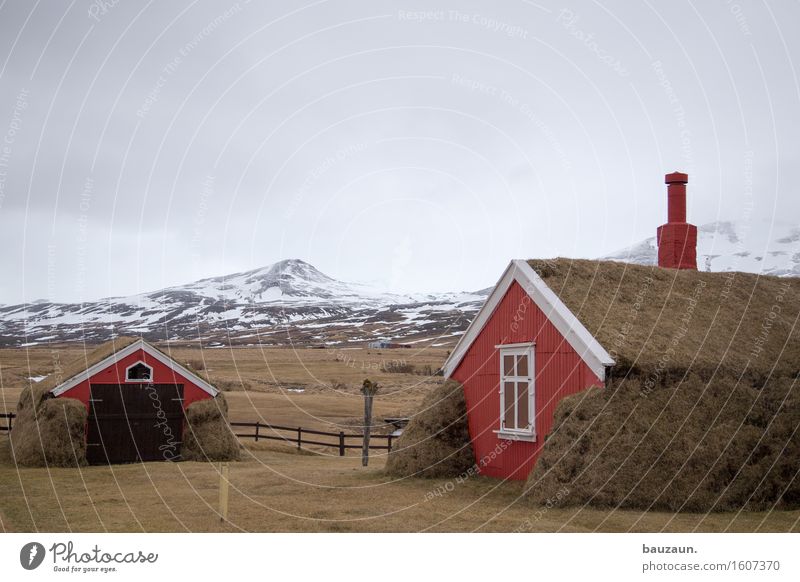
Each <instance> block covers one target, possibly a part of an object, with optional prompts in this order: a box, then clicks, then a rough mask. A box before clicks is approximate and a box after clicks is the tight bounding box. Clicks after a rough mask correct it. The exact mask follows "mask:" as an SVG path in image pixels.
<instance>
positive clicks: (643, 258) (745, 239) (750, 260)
mask: <svg viewBox="0 0 800 582" xmlns="http://www.w3.org/2000/svg"><path fill="white" fill-rule="evenodd" d="M697 231H698V232H697V268H698V269H699V270H701V271H712V272H725V271H741V272H745V273H760V274H762V275H776V276H780V277H800V225H798V224H797V223H795V224H788V223H783V222H757V221H718V222H711V223H709V224H704V225H702V226H699V227H697ZM657 252H658V250H657V247H656V237H655V236H653V237H651V238H648V239H645V240H643V241H642V242H640V243H637V244H635V245H632V246H630V247H628V248H626V249H622V250H620V251H617V252H615V253H612V254H610V255H607V256H605V257H602V258H604V259H610V260H613V261H623V262H627V263H636V264H639V265H655V264H656V262H657Z"/></svg>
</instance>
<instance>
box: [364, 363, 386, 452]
mask: <svg viewBox="0 0 800 582" xmlns="http://www.w3.org/2000/svg"><path fill="white" fill-rule="evenodd" d="M380 388H381V387H380V386H379V385H378V383H377V382H370V381H369V380H368V379H367V380H364V383H363V384H362V385H361V393H362V394H363V395H364V444H363V445H362V447H361V465H362V466H364V467H366V466H367V464H368V463H369V436H370V432H371V430H372V398H373V397H374V396H375V395H376V394H377V393H378V390H380Z"/></svg>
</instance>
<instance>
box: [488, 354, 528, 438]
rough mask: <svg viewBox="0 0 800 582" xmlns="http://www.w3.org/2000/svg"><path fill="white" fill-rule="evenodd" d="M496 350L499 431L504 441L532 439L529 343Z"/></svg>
mask: <svg viewBox="0 0 800 582" xmlns="http://www.w3.org/2000/svg"><path fill="white" fill-rule="evenodd" d="M497 347H498V348H500V430H499V431H496V432H497V433H498V434H499V435H500V436H501V437H504V438H517V439H519V440H534V436H535V435H534V417H535V414H534V401H535V400H534V381H533V376H534V374H533V370H534V356H533V344H512V345H506V346H502V345H501V346H497Z"/></svg>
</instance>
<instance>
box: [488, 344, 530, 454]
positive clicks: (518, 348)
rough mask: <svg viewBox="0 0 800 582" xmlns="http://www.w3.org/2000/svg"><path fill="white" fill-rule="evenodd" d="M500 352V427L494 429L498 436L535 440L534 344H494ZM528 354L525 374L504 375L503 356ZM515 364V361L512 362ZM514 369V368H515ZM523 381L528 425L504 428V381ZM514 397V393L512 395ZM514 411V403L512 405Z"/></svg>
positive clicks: (509, 438) (519, 439)
mask: <svg viewBox="0 0 800 582" xmlns="http://www.w3.org/2000/svg"><path fill="white" fill-rule="evenodd" d="M495 347H496V348H497V349H498V351H499V354H500V367H499V368H500V369H499V371H500V389H499V392H500V419H499V420H500V428H499V430H496V431H494V432H495V433H496V434H497V436H498V438H502V439H508V440H518V441H535V440H536V409H535V403H536V385H535V377H536V373H535V371H536V357H535V356H536V350H535V347H536V344H534V343H521V344H501V345H499V346H495ZM525 355H526V356H528V375H527V376H516V375H514V376H506V375H505V370H504V369H503V359H504V356H525ZM514 365H515V366H516V363H515V364H514ZM515 371H516V370H515ZM519 381H525V382H527V383H528V418H529V420H530V425H529V426H528V428H527V429H519V428H506V427H505V426H504V425H503V423H504V422H505V408H506V407H505V404H506V402H505V399H506V394H505V383H506V382H519ZM514 396H515V397H516V394H515V395H514ZM514 409H515V411H516V405H515V406H514Z"/></svg>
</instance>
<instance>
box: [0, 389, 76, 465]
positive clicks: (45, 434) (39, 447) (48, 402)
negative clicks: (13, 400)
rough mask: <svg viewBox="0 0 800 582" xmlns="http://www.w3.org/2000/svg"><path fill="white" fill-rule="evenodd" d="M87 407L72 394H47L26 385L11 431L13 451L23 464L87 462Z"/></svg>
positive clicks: (18, 462) (16, 460) (14, 456)
mask: <svg viewBox="0 0 800 582" xmlns="http://www.w3.org/2000/svg"><path fill="white" fill-rule="evenodd" d="M86 418H87V413H86V407H85V406H84V405H83V403H82V402H81V401H80V400H75V399H73V398H47V397H46V392H44V391H42V390H41V389H38V388H35V387H30V386H29V387H27V388H25V389H24V390H23V391H22V394H20V399H19V404H18V405H17V417H16V418H15V419H14V424H13V428H12V430H11V434H10V442H11V451H12V455H13V458H14V461H15V463H16V464H17V465H20V466H24V467H44V466H49V467H76V466H82V465H86V437H85V428H86Z"/></svg>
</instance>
